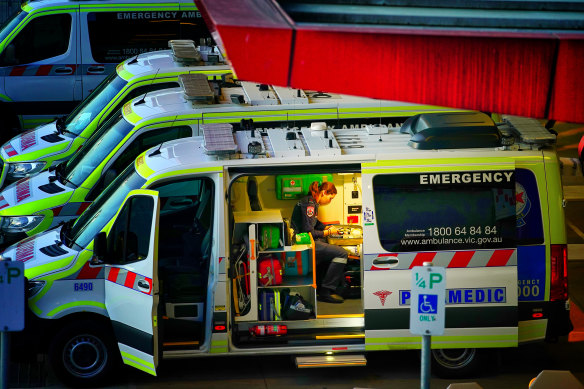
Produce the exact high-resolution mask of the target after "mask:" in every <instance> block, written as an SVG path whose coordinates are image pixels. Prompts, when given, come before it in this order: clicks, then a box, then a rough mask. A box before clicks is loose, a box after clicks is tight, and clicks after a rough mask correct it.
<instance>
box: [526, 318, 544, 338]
mask: <svg viewBox="0 0 584 389" xmlns="http://www.w3.org/2000/svg"><path fill="white" fill-rule="evenodd" d="M546 330H547V319H542V320H527V321H520V322H519V342H527V341H530V340H540V339H544V338H545V334H546Z"/></svg>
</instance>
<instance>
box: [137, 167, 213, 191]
mask: <svg viewBox="0 0 584 389" xmlns="http://www.w3.org/2000/svg"><path fill="white" fill-rule="evenodd" d="M196 173H223V167H222V166H213V167H201V168H197V169H185V170H177V171H173V172H169V173H163V174H158V175H156V176H154V177H152V178H150V179H149V180H148V181H146V184H145V186H149V185H150V184H152V183H153V182H155V181H158V180H162V179H164V178H166V177H178V176H179V175H181V174H196Z"/></svg>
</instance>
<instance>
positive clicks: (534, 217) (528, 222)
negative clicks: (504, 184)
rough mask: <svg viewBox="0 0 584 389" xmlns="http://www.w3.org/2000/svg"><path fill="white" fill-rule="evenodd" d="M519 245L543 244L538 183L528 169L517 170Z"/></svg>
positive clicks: (516, 190) (516, 195) (516, 193)
mask: <svg viewBox="0 0 584 389" xmlns="http://www.w3.org/2000/svg"><path fill="white" fill-rule="evenodd" d="M515 178H516V184H515V199H516V202H517V203H516V205H517V238H518V244H522V245H529V244H541V243H543V224H542V219H541V206H540V202H539V192H538V190H537V181H536V179H535V175H534V174H533V172H531V171H530V170H527V169H516V170H515Z"/></svg>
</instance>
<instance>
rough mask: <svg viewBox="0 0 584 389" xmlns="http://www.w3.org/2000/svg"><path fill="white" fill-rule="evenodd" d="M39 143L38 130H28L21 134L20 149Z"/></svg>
mask: <svg viewBox="0 0 584 389" xmlns="http://www.w3.org/2000/svg"><path fill="white" fill-rule="evenodd" d="M36 144H37V139H36V131H34V130H32V131H27V132H25V133H24V134H22V135H21V136H20V151H24V150H26V149H28V148H29V147H32V146H34V145H36Z"/></svg>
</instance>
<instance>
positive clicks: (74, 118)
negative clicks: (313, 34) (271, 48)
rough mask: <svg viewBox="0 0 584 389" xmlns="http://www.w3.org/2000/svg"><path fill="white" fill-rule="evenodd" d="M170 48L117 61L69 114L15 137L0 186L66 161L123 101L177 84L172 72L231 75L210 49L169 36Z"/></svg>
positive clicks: (1, 155) (5, 154)
mask: <svg viewBox="0 0 584 389" xmlns="http://www.w3.org/2000/svg"><path fill="white" fill-rule="evenodd" d="M169 46H170V47H171V49H170V50H161V51H155V52H149V53H144V54H140V55H137V56H134V57H133V58H131V59H128V60H126V61H124V62H122V63H120V64H119V65H118V66H117V67H116V69H115V71H114V72H112V73H111V74H110V75H109V76H108V77H107V78H106V79H104V81H102V82H101V84H99V86H97V88H95V89H94V90H93V92H92V93H91V94H90V95H89V96H88V97H87V98H85V99H84V100H83V102H82V103H81V104H79V105H78V106H77V107H76V108H75V109H74V110H73V112H71V113H70V114H69V115H67V116H63V117H60V118H58V119H56V120H54V121H52V122H51V123H47V124H44V125H41V126H38V127H36V128H34V129H33V130H29V131H27V132H24V133H22V134H20V135H18V136H15V137H14V138H12V139H11V140H10V141H8V142H7V143H6V144H4V146H3V147H2V148H1V149H0V168H2V174H1V176H0V188H3V187H4V186H6V185H8V184H11V183H13V182H15V181H17V180H19V179H22V178H25V177H28V176H30V175H32V174H35V173H38V172H40V171H43V170H47V169H49V168H50V167H51V166H53V165H56V164H58V163H60V162H62V161H66V160H68V159H69V158H71V156H72V155H73V154H74V153H75V152H76V151H77V150H79V148H80V147H81V146H82V145H83V143H84V142H85V141H86V140H87V139H88V138H89V137H90V136H91V135H92V134H93V133H94V132H95V130H96V129H97V127H99V126H100V125H101V124H103V123H105V122H106V121H107V119H109V118H110V117H111V116H112V115H114V114H115V113H116V112H117V111H118V110H119V109H120V108H121V107H122V105H123V104H125V103H126V102H127V101H129V100H131V99H133V98H134V97H137V96H141V95H144V94H146V93H149V92H152V91H155V90H160V89H167V88H173V87H179V83H178V75H179V74H187V73H204V74H207V75H209V77H210V78H213V77H221V76H222V75H225V74H227V73H231V69H230V67H229V66H227V65H225V64H224V59H223V56H222V55H221V53H220V52H219V51H218V50H217V49H216V48H215V47H209V46H203V47H201V46H199V47H198V48H197V47H195V44H194V42H193V41H185V40H174V41H170V42H169Z"/></svg>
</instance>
